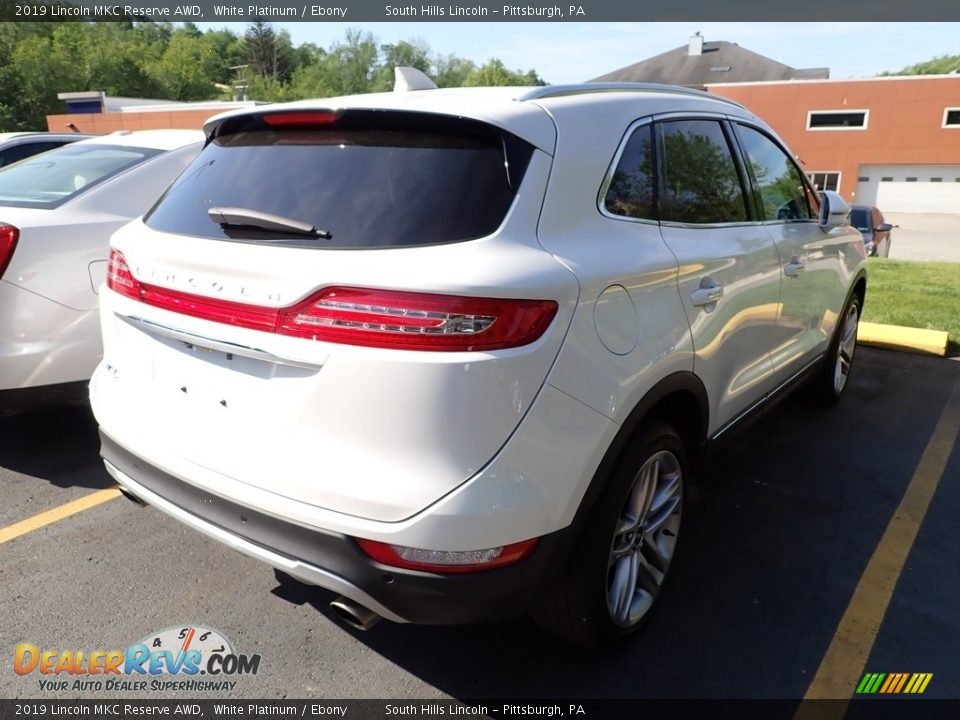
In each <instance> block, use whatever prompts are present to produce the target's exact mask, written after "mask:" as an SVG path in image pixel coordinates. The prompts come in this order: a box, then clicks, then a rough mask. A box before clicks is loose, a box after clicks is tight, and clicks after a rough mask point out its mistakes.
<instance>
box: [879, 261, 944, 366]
mask: <svg viewBox="0 0 960 720" xmlns="http://www.w3.org/2000/svg"><path fill="white" fill-rule="evenodd" d="M869 263H870V266H869V270H868V272H869V273H870V274H869V277H868V279H867V302H866V307H865V308H864V312H863V319H864V320H865V321H867V322H875V323H886V324H889V325H904V326H906V327H916V328H927V329H930V330H946V331H947V332H948V333H949V334H950V340H949V344H948V346H947V354H949V355H957V354H960V263H945V262H912V261H909V260H888V259H886V258H882V259H881V258H872V259H870V260H869Z"/></svg>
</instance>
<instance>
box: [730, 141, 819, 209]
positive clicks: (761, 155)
mask: <svg viewBox="0 0 960 720" xmlns="http://www.w3.org/2000/svg"><path fill="white" fill-rule="evenodd" d="M737 132H738V133H739V135H740V143H741V145H742V147H743V152H744V156H745V159H746V161H747V165H748V166H749V171H750V175H751V176H752V179H753V185H754V188H756V191H757V194H758V195H759V197H758V198H757V202H758V204H759V205H760V206H761V207H762V208H763V214H764V219H766V220H809V219H811V218H813V217H814V214H813V211H812V209H811V207H810V203H809V202H808V198H807V189H806V185H805V183H804V180H803V175H802V173H801V172H800V171H799V170H798V169H797V166H796V165H794V163H793V161H792V160H791V159H790V158H789V157H788V156H787V154H786V153H785V152H784V151H783V150H782V149H781V148H780V146H779V145H777V144H776V143H774V142H773V140H771V139H770V138H769V137H767V136H766V135H764V134H763V133H761V132H760V131H759V130H754V129H753V128H751V127H747V126H746V125H738V126H737Z"/></svg>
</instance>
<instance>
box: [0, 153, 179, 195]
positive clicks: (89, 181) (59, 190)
mask: <svg viewBox="0 0 960 720" xmlns="http://www.w3.org/2000/svg"><path fill="white" fill-rule="evenodd" d="M160 152H161V151H160V150H156V149H153V148H137V147H126V146H121V145H99V144H85V143H82V142H81V143H75V144H72V145H65V146H63V147H60V148H56V149H54V150H51V151H50V152H47V153H43V154H42V155H34V156H33V157H29V158H27V159H26V160H23V161H21V162H19V163H16V164H14V165H10V166H8V167H5V168H3V169H0V205H4V206H8V207H34V208H55V207H57V206H58V205H62V204H63V203H65V202H66V201H67V200H70V199H71V198H73V197H76V196H77V195H79V194H80V193H82V192H84V191H85V190H88V189H90V188H91V187H93V186H95V185H97V184H99V183H101V182H103V181H104V180H107V179H108V178H111V177H113V176H114V175H118V174H120V173H121V172H123V171H124V170H128V169H129V168H132V167H133V166H135V165H139V164H140V163H142V162H143V161H144V160H147V159H148V158H151V157H153V156H155V155H158V154H160Z"/></svg>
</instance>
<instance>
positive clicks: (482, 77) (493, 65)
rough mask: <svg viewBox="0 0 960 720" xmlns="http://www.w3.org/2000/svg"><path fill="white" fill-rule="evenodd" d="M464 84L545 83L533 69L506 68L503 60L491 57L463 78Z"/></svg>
mask: <svg viewBox="0 0 960 720" xmlns="http://www.w3.org/2000/svg"><path fill="white" fill-rule="evenodd" d="M463 84H464V85H466V86H469V87H493V86H497V85H546V83H545V82H544V81H543V80H542V79H541V78H540V76H539V75H537V73H536V72H534V71H533V70H527V71H526V72H521V71H520V70H508V69H507V68H506V66H504V64H503V61H502V60H499V59H497V58H492V59H490V60H488V61H487V63H486V64H485V65H483V66H481V67H479V68H477V69H476V70H474V71H473V72H471V73H470V74H469V75H467V77H466V78H465V80H464V82H463Z"/></svg>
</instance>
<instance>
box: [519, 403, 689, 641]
mask: <svg viewBox="0 0 960 720" xmlns="http://www.w3.org/2000/svg"><path fill="white" fill-rule="evenodd" d="M686 468H687V462H686V452H685V449H684V446H683V442H682V441H681V439H680V436H679V435H678V434H677V432H676V431H675V430H674V429H673V428H672V427H670V426H669V425H667V424H665V423H662V422H659V421H654V422H649V423H646V424H644V425H643V426H641V428H640V429H639V431H638V432H637V434H636V435H635V436H634V439H633V440H632V441H631V443H630V446H629V447H628V449H626V450H625V451H624V454H623V456H622V457H621V459H620V460H619V461H618V463H617V465H616V466H615V468H614V470H613V472H612V473H611V475H610V478H609V482H608V484H607V487H606V488H605V489H604V490H603V492H602V493H601V495H600V496H599V498H598V499H597V501H596V503H595V504H594V506H593V508H591V510H590V515H589V516H588V518H587V520H586V525H585V527H584V529H583V532H582V534H581V536H580V538H579V540H578V544H577V548H576V550H575V551H574V553H573V556H572V558H571V561H570V565H569V567H568V568H567V569H566V572H565V573H563V575H562V579H561V580H559V583H558V584H557V585H556V586H554V587H553V588H552V589H551V591H550V592H549V594H548V596H547V597H545V598H544V599H543V601H542V603H541V606H540V608H539V609H538V611H537V613H535V617H536V619H537V621H538V622H539V623H540V624H541V625H542V626H543V627H545V628H546V629H548V630H550V631H552V632H554V633H556V634H558V635H561V636H562V637H564V638H566V639H568V640H570V641H572V642H575V643H577V644H578V645H582V646H584V647H586V648H589V649H591V650H609V649H612V648H614V647H616V646H618V645H620V644H622V643H623V642H625V641H626V640H628V639H629V638H630V637H631V636H633V635H634V634H636V633H637V632H638V631H639V630H640V629H641V628H642V627H643V625H644V623H645V621H646V620H647V618H648V617H649V616H650V611H651V609H652V608H653V607H655V603H656V600H657V598H658V596H659V594H660V591H661V589H662V587H663V583H664V581H665V579H666V576H667V573H668V571H669V569H670V564H671V561H672V559H673V557H674V556H675V554H676V546H677V540H678V538H679V532H680V519H681V514H682V511H683V497H684V478H685V477H686Z"/></svg>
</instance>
